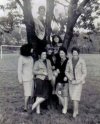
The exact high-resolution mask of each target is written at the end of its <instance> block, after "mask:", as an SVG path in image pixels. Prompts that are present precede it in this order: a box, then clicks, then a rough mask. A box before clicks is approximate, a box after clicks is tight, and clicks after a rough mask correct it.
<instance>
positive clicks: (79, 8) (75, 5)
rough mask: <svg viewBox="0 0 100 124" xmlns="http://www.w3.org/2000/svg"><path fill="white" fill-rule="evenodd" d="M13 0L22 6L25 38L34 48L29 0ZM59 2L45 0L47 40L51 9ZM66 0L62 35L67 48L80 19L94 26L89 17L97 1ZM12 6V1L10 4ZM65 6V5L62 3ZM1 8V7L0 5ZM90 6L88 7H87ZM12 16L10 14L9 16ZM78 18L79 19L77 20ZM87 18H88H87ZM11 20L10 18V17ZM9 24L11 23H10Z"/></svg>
mask: <svg viewBox="0 0 100 124" xmlns="http://www.w3.org/2000/svg"><path fill="white" fill-rule="evenodd" d="M9 1H11V0H9ZM13 1H15V4H16V3H17V4H19V6H20V7H21V8H22V11H23V18H24V20H23V23H24V24H25V25H26V32H27V40H28V42H29V43H34V46H35V48H37V47H36V46H37V44H38V42H37V40H36V39H37V36H36V34H35V23H34V19H33V16H32V10H31V0H13ZM56 2H59V1H58V0H47V12H46V37H47V40H49V39H50V34H51V32H52V30H51V21H52V19H53V17H54V15H53V9H54V6H55V3H56ZM66 2H68V3H69V5H68V17H67V18H66V20H64V23H65V26H66V29H67V30H66V33H65V37H64V44H63V46H64V47H66V48H67V49H68V48H69V45H70V42H71V39H72V37H73V29H74V27H77V26H79V27H81V26H82V25H81V21H83V22H84V26H83V27H86V26H87V27H90V28H91V27H92V29H93V28H94V25H91V24H93V18H91V12H92V11H93V6H92V5H96V6H95V11H97V10H98V6H99V5H98V3H97V0H83V1H82V2H80V0H66ZM12 5H13V7H15V6H14V3H13V4H12ZM64 6H66V5H64ZM1 8H3V7H2V6H1ZM89 8H90V9H89ZM11 17H12V16H10V18H11ZM79 18H80V20H81V21H80V20H79ZM87 18H88V19H87ZM86 19H87V20H90V23H88V25H87V23H86ZM10 20H11V19H10ZM87 22H88V21H87ZM10 24H11V26H12V25H13V23H10Z"/></svg>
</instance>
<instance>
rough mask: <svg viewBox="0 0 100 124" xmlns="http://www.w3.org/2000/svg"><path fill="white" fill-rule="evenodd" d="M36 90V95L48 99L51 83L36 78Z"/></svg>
mask: <svg viewBox="0 0 100 124" xmlns="http://www.w3.org/2000/svg"><path fill="white" fill-rule="evenodd" d="M34 82H35V92H34V96H36V97H42V98H45V99H47V98H48V96H49V92H50V91H49V90H50V89H49V83H50V81H48V80H41V79H35V80H34Z"/></svg>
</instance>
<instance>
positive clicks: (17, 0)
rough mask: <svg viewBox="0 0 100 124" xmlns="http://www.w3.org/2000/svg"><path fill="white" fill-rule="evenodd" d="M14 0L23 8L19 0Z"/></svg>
mask: <svg viewBox="0 0 100 124" xmlns="http://www.w3.org/2000/svg"><path fill="white" fill-rule="evenodd" d="M15 1H16V2H17V3H18V4H19V6H20V7H21V8H22V10H24V7H23V5H22V3H21V2H20V0H15Z"/></svg>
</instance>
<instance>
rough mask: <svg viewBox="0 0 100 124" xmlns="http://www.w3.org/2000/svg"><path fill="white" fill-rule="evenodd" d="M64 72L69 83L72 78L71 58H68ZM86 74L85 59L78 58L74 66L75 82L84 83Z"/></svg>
mask: <svg viewBox="0 0 100 124" xmlns="http://www.w3.org/2000/svg"><path fill="white" fill-rule="evenodd" d="M65 74H66V76H67V77H68V79H69V83H71V82H72V80H73V79H74V73H73V64H72V59H70V60H69V61H68V63H67V66H66V70H65ZM86 75H87V68H86V64H85V61H84V60H83V59H82V58H79V60H78V62H77V64H76V66H75V78H76V83H77V84H80V83H82V84H84V83H85V78H86Z"/></svg>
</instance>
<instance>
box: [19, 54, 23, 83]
mask: <svg viewBox="0 0 100 124" xmlns="http://www.w3.org/2000/svg"><path fill="white" fill-rule="evenodd" d="M22 68H23V62H22V57H21V56H20V57H19V59H18V81H19V83H22Z"/></svg>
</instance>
